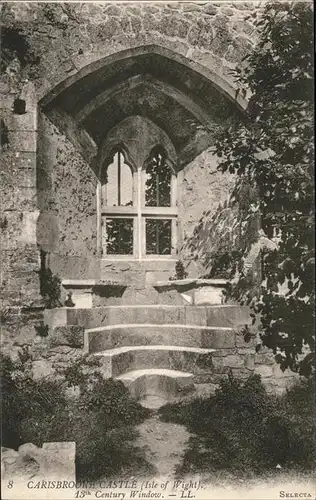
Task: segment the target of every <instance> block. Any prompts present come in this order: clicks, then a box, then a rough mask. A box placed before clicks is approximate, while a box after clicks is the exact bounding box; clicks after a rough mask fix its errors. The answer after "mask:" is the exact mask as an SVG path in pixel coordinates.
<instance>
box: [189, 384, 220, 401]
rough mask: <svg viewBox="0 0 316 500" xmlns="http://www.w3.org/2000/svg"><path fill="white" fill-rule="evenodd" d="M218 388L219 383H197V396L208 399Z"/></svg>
mask: <svg viewBox="0 0 316 500" xmlns="http://www.w3.org/2000/svg"><path fill="white" fill-rule="evenodd" d="M218 388H219V384H212V383H208V384H195V397H198V398H202V399H203V398H205V399H207V398H209V397H210V396H213V395H214V394H215V392H216V389H218Z"/></svg>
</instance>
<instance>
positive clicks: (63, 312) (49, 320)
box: [44, 308, 67, 330]
mask: <svg viewBox="0 0 316 500" xmlns="http://www.w3.org/2000/svg"><path fill="white" fill-rule="evenodd" d="M44 323H45V325H48V326H49V328H50V330H54V329H55V328H56V327H57V326H66V325H67V309H66V308H56V309H45V311H44Z"/></svg>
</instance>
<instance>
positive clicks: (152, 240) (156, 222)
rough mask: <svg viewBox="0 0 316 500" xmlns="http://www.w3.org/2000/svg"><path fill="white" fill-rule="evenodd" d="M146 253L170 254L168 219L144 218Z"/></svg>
mask: <svg viewBox="0 0 316 500" xmlns="http://www.w3.org/2000/svg"><path fill="white" fill-rule="evenodd" d="M146 254H156V255H170V254H171V220H170V219H146Z"/></svg>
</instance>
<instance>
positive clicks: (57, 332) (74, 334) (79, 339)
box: [49, 326, 84, 348]
mask: <svg viewBox="0 0 316 500" xmlns="http://www.w3.org/2000/svg"><path fill="white" fill-rule="evenodd" d="M49 341H50V345H51V346H58V345H66V346H70V347H76V348H82V347H83V345H84V328H83V327H82V326H57V327H56V328H54V330H53V332H52V333H51V334H50V336H49Z"/></svg>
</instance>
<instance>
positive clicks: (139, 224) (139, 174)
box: [136, 168, 143, 260]
mask: <svg viewBox="0 0 316 500" xmlns="http://www.w3.org/2000/svg"><path fill="white" fill-rule="evenodd" d="M136 231H137V236H138V239H137V240H138V241H137V247H136V257H137V258H138V260H141V259H142V254H143V249H142V244H143V238H142V235H143V227H142V169H141V168H138V169H137V229H136Z"/></svg>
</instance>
